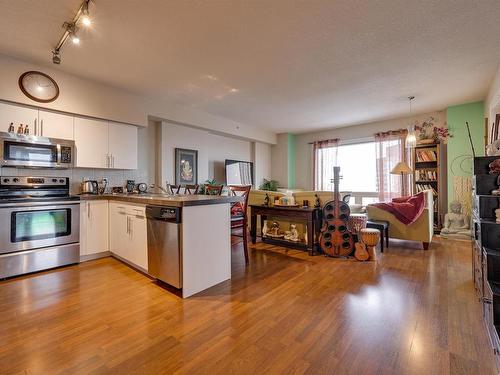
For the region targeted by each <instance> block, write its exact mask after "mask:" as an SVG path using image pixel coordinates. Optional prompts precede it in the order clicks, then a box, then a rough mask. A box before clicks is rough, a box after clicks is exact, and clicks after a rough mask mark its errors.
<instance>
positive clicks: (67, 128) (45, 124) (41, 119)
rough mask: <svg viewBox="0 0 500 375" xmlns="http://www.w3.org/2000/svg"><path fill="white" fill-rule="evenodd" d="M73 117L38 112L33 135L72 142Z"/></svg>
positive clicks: (42, 111)
mask: <svg viewBox="0 0 500 375" xmlns="http://www.w3.org/2000/svg"><path fill="white" fill-rule="evenodd" d="M73 121H74V116H69V115H65V114H62V113H56V112H50V111H44V110H40V111H39V113H38V126H37V127H36V133H34V134H35V135H38V136H41V137H48V138H59V139H70V140H73V139H74V136H73Z"/></svg>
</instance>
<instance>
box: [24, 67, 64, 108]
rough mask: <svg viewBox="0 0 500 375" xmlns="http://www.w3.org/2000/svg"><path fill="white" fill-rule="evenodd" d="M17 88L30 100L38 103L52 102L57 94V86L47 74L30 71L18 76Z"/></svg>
mask: <svg viewBox="0 0 500 375" xmlns="http://www.w3.org/2000/svg"><path fill="white" fill-rule="evenodd" d="M19 88H20V89H21V91H22V92H23V94H24V95H26V96H27V97H28V98H30V99H31V100H35V101H37V102H40V103H49V102H53V101H54V100H56V99H57V97H58V96H59V86H57V83H56V81H54V80H53V79H52V78H51V77H49V76H48V75H47V74H45V73H42V72H35V71H30V72H26V73H23V74H22V75H21V77H19Z"/></svg>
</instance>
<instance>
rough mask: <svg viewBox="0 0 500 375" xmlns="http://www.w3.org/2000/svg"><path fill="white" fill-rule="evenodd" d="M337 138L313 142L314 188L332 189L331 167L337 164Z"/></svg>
mask: <svg viewBox="0 0 500 375" xmlns="http://www.w3.org/2000/svg"><path fill="white" fill-rule="evenodd" d="M338 146H339V140H338V139H328V140H325V141H316V142H314V143H313V152H314V155H313V164H314V165H313V170H314V190H331V191H333V167H334V166H336V165H337V153H338Z"/></svg>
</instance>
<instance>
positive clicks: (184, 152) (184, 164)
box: [175, 148, 198, 185]
mask: <svg viewBox="0 0 500 375" xmlns="http://www.w3.org/2000/svg"><path fill="white" fill-rule="evenodd" d="M197 183H198V150H189V149H185V148H176V149H175V184H176V185H186V184H188V185H191V184H193V185H196V184H197Z"/></svg>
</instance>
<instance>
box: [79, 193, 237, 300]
mask: <svg viewBox="0 0 500 375" xmlns="http://www.w3.org/2000/svg"><path fill="white" fill-rule="evenodd" d="M239 200H241V198H240V197H220V196H209V195H166V194H147V193H146V194H116V195H115V194H105V195H85V196H82V199H81V202H82V203H81V204H82V207H81V210H80V231H81V241H80V242H81V245H80V246H81V252H80V254H81V258H82V260H86V259H92V258H95V257H99V256H103V255H110V254H111V255H113V256H114V257H116V258H118V259H120V260H122V261H124V262H126V263H128V264H129V265H131V266H133V267H134V268H136V269H139V270H140V271H142V272H144V273H146V274H149V275H151V276H153V277H156V278H158V279H160V280H162V281H164V282H166V283H168V284H170V285H172V286H174V287H176V288H178V289H182V297H183V298H186V297H189V296H192V295H193V294H196V293H198V292H201V291H203V290H205V289H208V288H210V287H212V286H214V285H216V284H218V283H220V282H223V281H225V280H228V279H230V278H231V241H230V204H231V203H232V202H237V201H239ZM148 252H149V256H148ZM158 263H161V265H159V264H158Z"/></svg>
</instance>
